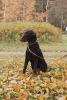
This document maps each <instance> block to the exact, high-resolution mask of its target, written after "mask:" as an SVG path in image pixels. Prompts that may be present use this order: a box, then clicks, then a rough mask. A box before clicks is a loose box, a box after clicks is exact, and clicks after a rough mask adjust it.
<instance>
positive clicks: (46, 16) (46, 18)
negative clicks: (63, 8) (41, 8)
mask: <svg viewBox="0 0 67 100" xmlns="http://www.w3.org/2000/svg"><path fill="white" fill-rule="evenodd" d="M48 2H49V0H47V3H46V23H47V22H48V20H47V7H48Z"/></svg>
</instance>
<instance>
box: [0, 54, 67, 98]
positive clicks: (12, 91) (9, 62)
mask: <svg viewBox="0 0 67 100" xmlns="http://www.w3.org/2000/svg"><path fill="white" fill-rule="evenodd" d="M45 60H46V62H47V64H48V72H46V73H43V72H40V74H37V75H36V76H33V73H32V70H31V67H30V63H29V64H28V67H27V70H26V74H25V75H23V74H22V70H23V67H24V56H16V55H15V56H10V55H9V56H0V100H59V98H60V97H62V96H64V99H63V100H67V95H66V94H67V79H66V78H67V58H66V57H63V58H62V57H60V56H56V57H54V56H45Z"/></svg>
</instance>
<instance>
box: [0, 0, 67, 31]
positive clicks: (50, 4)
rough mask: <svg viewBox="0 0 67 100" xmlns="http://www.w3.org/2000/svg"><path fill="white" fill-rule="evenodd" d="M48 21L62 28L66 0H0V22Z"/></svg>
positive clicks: (64, 25) (66, 15) (65, 20)
mask: <svg viewBox="0 0 67 100" xmlns="http://www.w3.org/2000/svg"><path fill="white" fill-rule="evenodd" d="M15 21H20V22H31V21H32V22H33V21H36V22H50V23H51V24H53V25H55V26H56V27H60V28H62V29H63V30H64V29H65V27H66V23H67V0H0V22H15Z"/></svg>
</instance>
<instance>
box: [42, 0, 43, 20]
mask: <svg viewBox="0 0 67 100" xmlns="http://www.w3.org/2000/svg"><path fill="white" fill-rule="evenodd" d="M42 22H43V0H42Z"/></svg>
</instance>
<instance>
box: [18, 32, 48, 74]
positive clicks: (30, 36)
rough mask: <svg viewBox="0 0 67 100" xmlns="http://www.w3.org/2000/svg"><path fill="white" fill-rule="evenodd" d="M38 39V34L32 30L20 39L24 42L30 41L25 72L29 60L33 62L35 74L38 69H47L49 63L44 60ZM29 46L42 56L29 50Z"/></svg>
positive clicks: (44, 70)
mask: <svg viewBox="0 0 67 100" xmlns="http://www.w3.org/2000/svg"><path fill="white" fill-rule="evenodd" d="M36 40H37V37H36V34H35V33H34V32H33V31H32V30H29V31H26V32H25V34H24V36H23V37H22V38H21V39H20V41H22V42H26V41H27V42H28V47H27V50H26V56H25V64H24V69H23V73H25V71H26V68H27V65H28V62H29V61H30V62H31V67H32V69H33V73H34V74H36V70H37V69H38V70H40V71H43V72H46V71H47V63H46V62H45V60H44V57H43V54H42V52H41V50H40V47H39V44H38V42H37V41H36ZM29 48H30V50H31V51H32V52H33V53H35V54H36V55H38V56H39V57H41V58H39V57H37V56H35V55H34V54H32V53H31V52H30V51H29ZM42 58H43V59H42Z"/></svg>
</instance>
